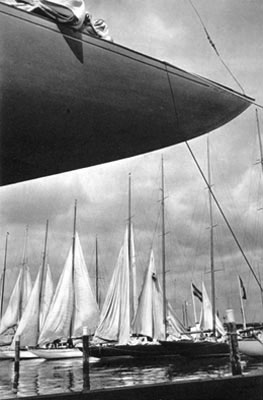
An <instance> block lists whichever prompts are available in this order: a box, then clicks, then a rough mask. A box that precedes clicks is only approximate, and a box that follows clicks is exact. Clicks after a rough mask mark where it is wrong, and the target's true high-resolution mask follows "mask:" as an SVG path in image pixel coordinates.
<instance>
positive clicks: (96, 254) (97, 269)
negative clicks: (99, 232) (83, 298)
mask: <svg viewBox="0 0 263 400" xmlns="http://www.w3.org/2000/svg"><path fill="white" fill-rule="evenodd" d="M95 257H96V302H97V304H98V305H99V259H98V238H97V236H96V244H95Z"/></svg>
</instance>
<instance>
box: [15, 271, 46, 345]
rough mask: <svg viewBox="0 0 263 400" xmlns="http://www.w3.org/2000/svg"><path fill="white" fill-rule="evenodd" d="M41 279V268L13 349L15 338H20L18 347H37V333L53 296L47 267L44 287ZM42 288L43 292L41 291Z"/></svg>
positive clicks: (17, 331)
mask: <svg viewBox="0 0 263 400" xmlns="http://www.w3.org/2000/svg"><path fill="white" fill-rule="evenodd" d="M42 279H43V274H42V266H41V267H40V269H39V272H38V275H37V278H36V281H35V284H34V287H33V289H32V292H31V295H30V297H29V300H28V303H27V305H26V308H25V311H24V313H23V315H22V318H21V320H20V322H19V325H18V328H17V330H16V334H15V336H14V339H13V343H12V346H13V347H14V344H15V340H16V337H17V336H19V337H20V346H22V347H23V346H36V345H37V342H38V336H39V332H40V330H41V329H42V327H43V322H44V321H45V318H46V316H47V312H48V309H49V307H50V304H51V300H52V296H53V281H52V278H51V272H50V268H49V266H47V273H46V279H45V284H44V285H43V284H42V282H41V280H42ZM42 286H43V290H41V288H42Z"/></svg>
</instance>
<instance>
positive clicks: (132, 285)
mask: <svg viewBox="0 0 263 400" xmlns="http://www.w3.org/2000/svg"><path fill="white" fill-rule="evenodd" d="M131 209H132V200H131V173H129V182H128V263H129V277H130V280H129V286H130V320H131V322H132V320H133V317H134V315H135V310H136V275H135V270H134V260H133V248H132V222H131V221H132V215H131Z"/></svg>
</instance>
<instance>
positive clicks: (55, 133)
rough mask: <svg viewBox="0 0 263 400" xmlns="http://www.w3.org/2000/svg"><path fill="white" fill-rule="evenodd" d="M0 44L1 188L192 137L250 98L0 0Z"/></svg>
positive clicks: (228, 116) (226, 118) (225, 119)
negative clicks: (51, 161)
mask: <svg viewBox="0 0 263 400" xmlns="http://www.w3.org/2000/svg"><path fill="white" fill-rule="evenodd" d="M0 40H1V44H0V46H1V66H0V71H1V73H0V88H1V93H2V96H1V107H0V109H1V116H0V118H1V121H2V125H1V133H2V135H3V138H4V140H3V143H2V159H1V167H2V173H1V182H0V184H2V185H6V184H10V183H15V182H19V181H25V180H28V179H33V178H38V177H41V176H46V175H52V174H57V173H61V172H66V171H70V170H74V169H78V168H84V167H88V166H92V165H97V164H102V163H105V162H110V161H114V160H118V159H123V158H126V157H132V156H135V155H139V154H143V153H146V152H150V151H153V150H157V149H159V148H163V147H167V146H171V145H174V144H177V143H180V142H183V141H185V140H190V139H192V138H194V137H197V136H199V135H202V134H205V133H207V132H210V131H212V130H215V129H216V128H218V127H220V126H222V125H223V124H225V123H227V122H229V121H230V120H232V119H233V118H235V117H237V116H238V115H239V114H240V113H242V112H243V111H244V110H245V109H247V107H249V106H250V104H251V103H253V99H252V98H250V97H248V96H245V95H243V94H241V93H238V92H236V91H234V90H232V89H229V88H227V87H225V86H223V85H220V84H218V83H216V82H214V81H212V80H209V79H206V78H203V77H201V76H198V75H196V74H192V73H189V72H186V71H184V70H182V69H180V68H178V67H176V66H173V65H171V64H169V63H167V62H164V61H160V60H158V59H154V58H152V57H149V56H146V55H145V54H141V53H138V52H136V51H133V50H131V49H129V48H126V47H124V46H121V45H119V44H117V43H113V42H109V41H105V40H101V39H98V38H96V37H92V36H90V35H88V34H87V33H84V32H81V31H77V30H74V29H72V28H71V27H70V26H67V25H65V24H64V25H63V24H57V23H56V21H54V20H51V19H49V18H47V17H43V16H42V15H38V14H37V13H27V12H25V11H23V10H20V9H17V8H14V7H10V6H8V5H6V4H3V3H0ZM28 43H30V46H28V45H27V44H28ZM51 43H52V46H51V45H50V44H51ZM22 49H23V50H22ZM58 74H59V76H60V78H59V79H58ZM15 93H16V94H15ZM39 93H41V96H39ZM21 99H23V101H21ZM54 110H56V112H54ZM36 115H37V118H36V117H35V116H36ZM90 115H92V118H90ZM135 116H136V117H135ZM50 126H52V130H50V129H49V128H50ZM65 126H66V127H67V129H65ZM76 132H77V135H76ZM87 132H88V134H87ZM120 134H121V140H120ZM36 137H37V140H35V138H36ZM14 143H15V146H14ZM76 154H77V157H76V156H74V155H76ZM47 158H49V159H52V160H59V162H56V163H55V162H54V163H47V162H46V160H47ZM10 160H16V162H10ZM29 166H30V167H29Z"/></svg>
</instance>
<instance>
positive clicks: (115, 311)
mask: <svg viewBox="0 0 263 400" xmlns="http://www.w3.org/2000/svg"><path fill="white" fill-rule="evenodd" d="M129 275H130V271H129V254H128V228H127V229H126V232H125V237H124V243H123V246H122V248H121V250H120V253H119V257H118V261H117V264H116V267H115V269H114V272H113V275H112V279H111V282H110V286H109V289H108V292H107V295H106V298H105V301H104V304H103V307H102V311H101V316H100V322H99V326H98V328H97V329H96V332H95V339H99V340H100V339H102V340H106V341H115V342H117V343H119V344H127V343H128V341H129V339H130V303H129V302H130V284H129Z"/></svg>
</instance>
